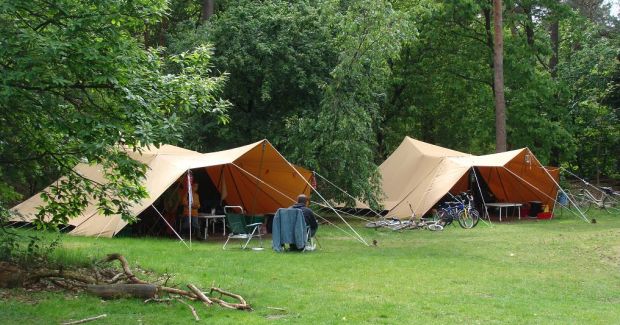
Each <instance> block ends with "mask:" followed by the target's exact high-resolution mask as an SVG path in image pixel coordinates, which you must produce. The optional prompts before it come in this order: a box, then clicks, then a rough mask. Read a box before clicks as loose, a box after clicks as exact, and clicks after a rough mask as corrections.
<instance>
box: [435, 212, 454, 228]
mask: <svg viewBox="0 0 620 325" xmlns="http://www.w3.org/2000/svg"><path fill="white" fill-rule="evenodd" d="M453 220H454V219H453V218H452V216H451V215H450V213H449V212H448V211H446V210H439V211H437V222H440V223H441V224H442V226H443V227H446V226H448V225H450V224H451V223H452V221H453Z"/></svg>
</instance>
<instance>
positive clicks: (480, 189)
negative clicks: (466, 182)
mask: <svg viewBox="0 0 620 325" xmlns="http://www.w3.org/2000/svg"><path fill="white" fill-rule="evenodd" d="M471 170H472V172H474V179H476V185H477V186H478V193H480V198H481V199H482V205H483V206H484V213H485V214H486V216H487V220H489V223H488V225H492V223H491V217H490V216H489V209H488V208H487V203H486V202H485V201H484V195H483V194H482V188H481V187H480V181H478V173H476V167H474V166H472V167H471ZM487 187H488V185H487ZM481 219H482V222H484V223H486V221H484V219H483V218H481Z"/></svg>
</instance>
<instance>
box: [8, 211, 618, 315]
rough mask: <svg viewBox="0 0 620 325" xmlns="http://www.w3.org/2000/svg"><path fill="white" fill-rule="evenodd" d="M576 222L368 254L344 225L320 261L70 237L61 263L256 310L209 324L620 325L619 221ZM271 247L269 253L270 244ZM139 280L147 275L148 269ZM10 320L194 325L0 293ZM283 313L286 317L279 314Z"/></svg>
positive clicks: (140, 311)
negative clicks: (95, 265)
mask: <svg viewBox="0 0 620 325" xmlns="http://www.w3.org/2000/svg"><path fill="white" fill-rule="evenodd" d="M593 216H594V217H595V218H596V219H597V223H596V224H588V223H585V222H584V221H583V220H581V219H578V218H577V217H574V216H572V215H570V214H567V213H564V214H563V216H562V217H558V218H556V219H554V220H549V221H547V220H545V221H530V220H527V221H522V222H505V223H501V224H500V223H494V224H493V225H492V226H488V225H484V224H480V225H479V226H478V227H477V228H475V229H472V230H463V229H460V228H457V227H449V228H448V229H447V230H445V231H443V232H430V231H423V230H414V231H404V232H400V233H399V232H391V231H387V230H385V231H382V230H380V231H375V230H372V229H364V228H362V226H361V223H359V222H358V223H356V230H358V231H359V232H360V234H361V235H362V236H363V237H364V238H366V240H367V241H369V242H371V241H372V240H373V239H374V240H376V241H377V246H372V245H371V246H370V247H367V246H365V245H362V244H361V243H360V242H359V241H356V240H355V239H352V238H351V237H348V236H347V235H345V234H344V233H342V232H341V231H340V230H338V229H336V228H335V227H333V226H322V227H321V228H320V230H319V242H320V245H321V247H320V249H319V250H318V251H315V252H311V253H275V252H273V251H271V249H266V250H264V251H251V250H246V251H242V250H240V249H238V248H237V247H238V246H235V245H232V246H231V249H227V250H226V251H223V250H222V242H218V241H207V242H199V243H194V245H193V247H192V250H191V251H190V250H188V249H187V248H186V247H185V246H184V245H182V244H180V243H179V242H177V241H175V240H171V239H145V238H113V239H107V238H99V239H95V238H81V237H71V236H66V237H64V238H63V242H62V248H60V249H59V250H58V251H56V253H55V254H56V256H57V257H58V258H59V259H62V260H66V261H88V260H94V259H99V258H101V257H104V256H105V254H107V253H121V254H123V255H125V256H126V257H127V259H128V260H129V261H130V263H131V265H132V267H134V268H135V267H136V266H139V267H140V268H141V269H144V270H148V271H153V272H156V273H161V274H163V273H169V274H173V275H174V276H173V278H172V279H171V280H170V282H172V283H176V284H178V285H179V287H183V288H185V286H186V284H188V283H193V284H195V285H197V286H199V287H201V288H203V289H204V290H207V288H208V287H209V286H210V285H211V284H212V283H214V284H215V285H216V286H218V287H220V288H222V289H225V290H229V291H232V292H235V293H238V294H240V295H242V296H243V297H244V298H245V299H246V300H247V301H248V303H250V304H251V305H252V306H253V308H254V311H252V312H245V311H237V310H227V309H223V308H221V307H218V306H213V307H210V308H206V307H204V306H202V305H201V304H200V303H198V302H195V303H193V305H194V306H195V307H196V309H197V311H198V315H199V316H200V318H201V323H205V324H271V323H288V324H335V323H340V324H346V323H350V324H459V323H462V324H619V323H620V215H607V214H593ZM270 245H271V241H270V240H269V239H267V240H266V241H265V246H266V247H267V248H270ZM138 276H141V277H147V275H144V274H141V273H139V272H138ZM0 294H1V295H0V297H2V298H1V299H2V301H0V324H58V323H61V322H63V321H69V320H79V319H83V318H87V317H92V316H97V315H100V314H107V315H108V316H107V317H106V318H104V319H100V320H97V321H95V322H93V323H92V324H187V323H194V322H195V321H194V319H193V316H192V315H191V313H190V311H189V309H188V307H187V306H185V305H183V304H181V303H178V302H172V303H170V304H166V303H147V304H145V303H143V302H142V301H141V300H138V299H135V300H132V299H121V300H110V301H103V300H101V299H98V298H95V297H90V296H88V295H86V294H78V295H76V294H69V293H29V292H24V291H23V290H3V291H0ZM275 308H278V309H275Z"/></svg>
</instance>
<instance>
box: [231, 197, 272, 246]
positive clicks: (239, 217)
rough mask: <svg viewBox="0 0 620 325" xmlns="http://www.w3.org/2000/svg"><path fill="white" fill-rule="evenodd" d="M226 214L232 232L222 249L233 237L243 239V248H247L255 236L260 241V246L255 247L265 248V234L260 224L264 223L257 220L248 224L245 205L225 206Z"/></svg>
mask: <svg viewBox="0 0 620 325" xmlns="http://www.w3.org/2000/svg"><path fill="white" fill-rule="evenodd" d="M234 211H239V212H241V213H236V212H234ZM224 214H225V215H226V223H227V224H228V226H229V227H230V233H229V234H228V237H227V238H226V242H225V243H224V246H223V247H222V249H226V245H227V244H228V241H230V240H231V239H239V240H241V248H242V249H245V248H246V247H247V246H248V244H249V243H250V241H251V240H252V238H254V237H258V239H259V241H260V247H259V248H255V249H263V236H262V234H261V233H260V226H261V225H262V223H260V222H255V223H251V224H248V223H247V222H246V218H245V215H244V214H243V207H241V206H229V205H228V206H225V207H224Z"/></svg>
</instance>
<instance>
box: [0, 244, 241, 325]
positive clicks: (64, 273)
mask: <svg viewBox="0 0 620 325" xmlns="http://www.w3.org/2000/svg"><path fill="white" fill-rule="evenodd" d="M114 260H118V261H119V262H120V264H121V267H122V271H119V270H117V269H114V268H111V267H109V268H102V267H96V268H92V269H88V270H83V269H82V270H80V269H71V270H69V269H63V268H60V269H50V268H39V269H36V270H24V269H22V268H20V267H19V266H17V265H15V264H10V263H5V262H0V287H18V286H19V287H25V288H32V287H36V286H39V287H42V286H45V287H56V288H60V289H63V290H70V291H77V292H79V291H85V292H88V293H90V294H93V295H96V296H98V297H101V298H104V299H114V298H120V297H135V298H141V299H145V302H167V301H178V302H180V303H183V304H185V305H187V306H188V307H189V308H190V310H191V311H192V314H193V315H194V318H196V320H199V318H198V315H197V313H196V310H195V308H194V307H193V306H192V305H190V304H187V303H186V302H185V301H184V300H199V301H202V302H203V303H204V305H205V306H211V305H213V304H218V305H220V306H222V307H224V308H230V309H238V310H248V311H251V310H252V307H251V306H250V305H249V304H248V303H247V302H246V301H245V299H243V297H241V296H240V295H238V294H234V293H231V292H227V291H224V290H222V289H220V288H217V287H214V286H213V285H212V286H211V288H210V290H209V291H208V292H203V291H202V290H201V289H200V288H198V287H197V286H196V285H193V284H187V288H188V290H183V289H180V288H175V287H171V286H167V282H168V281H167V280H166V281H165V283H163V284H161V285H160V284H153V283H149V282H147V281H143V280H141V279H139V278H138V277H136V276H135V275H134V274H133V272H132V271H131V269H130V268H129V263H128V262H127V260H126V259H125V257H124V256H122V255H120V254H109V255H108V256H107V257H106V258H105V259H104V260H103V262H104V263H109V262H112V261H114ZM224 296H227V297H230V298H233V299H234V300H235V301H236V302H229V301H225V300H224V299H223V298H224Z"/></svg>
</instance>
